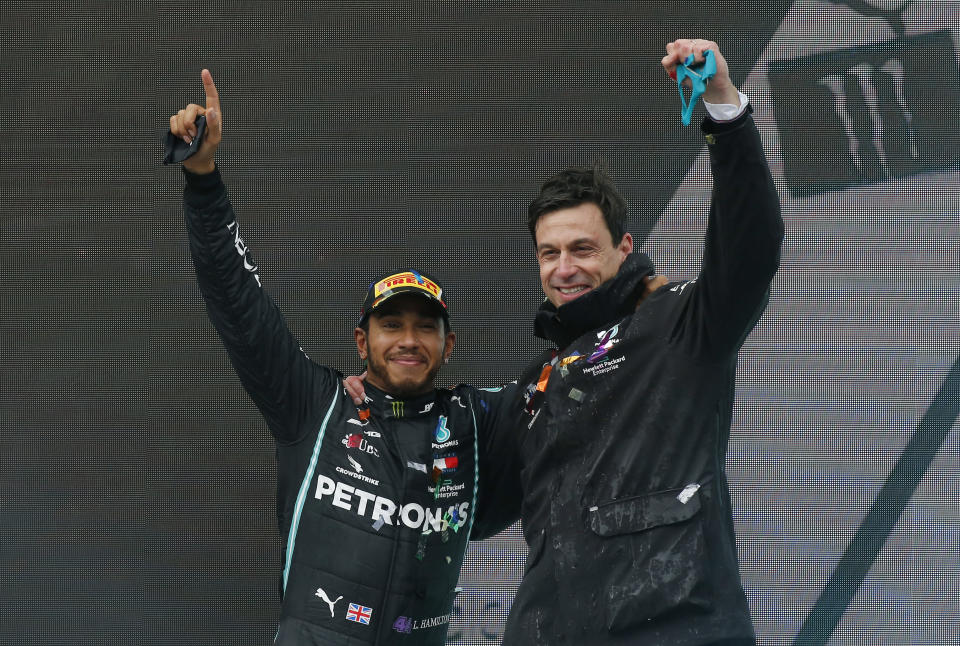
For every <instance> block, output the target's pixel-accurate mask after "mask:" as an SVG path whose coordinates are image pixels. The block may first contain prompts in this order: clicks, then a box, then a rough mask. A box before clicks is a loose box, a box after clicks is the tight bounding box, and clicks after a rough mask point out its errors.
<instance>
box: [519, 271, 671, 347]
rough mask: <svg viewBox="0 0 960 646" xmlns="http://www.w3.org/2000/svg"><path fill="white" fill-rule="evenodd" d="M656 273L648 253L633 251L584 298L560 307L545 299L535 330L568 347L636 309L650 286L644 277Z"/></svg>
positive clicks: (544, 337)
mask: <svg viewBox="0 0 960 646" xmlns="http://www.w3.org/2000/svg"><path fill="white" fill-rule="evenodd" d="M653 273H654V269H653V263H652V262H651V261H650V258H648V257H647V255H646V254H644V253H632V254H630V255H629V256H627V258H626V259H625V260H624V261H623V264H622V265H620V269H619V270H618V271H617V275H616V276H614V277H613V278H611V279H610V280H608V281H607V282H605V283H604V284H602V285H600V287H598V288H596V289H594V290H591V291H590V292H589V293H587V294H585V295H583V296H581V297H580V298H578V299H576V300H573V301H570V302H569V303H567V304H565V305H561V306H560V308H557V307H555V306H554V305H553V303H551V302H550V301H544V303H543V305H541V306H540V309H539V311H538V312H537V316H536V319H535V320H534V324H533V329H534V334H536V335H537V336H538V337H540V338H541V339H547V340H548V341H552V342H553V343H556V344H557V347H558V348H561V349H562V348H565V347H567V346H568V345H570V343H572V342H573V341H574V339H576V338H577V337H579V336H581V335H583V334H584V333H586V332H589V331H590V330H596V329H597V328H600V327H603V326H604V325H606V324H608V323H611V322H613V321H616V320H617V319H621V318H623V317H624V316H627V315H628V314H630V313H631V312H633V311H634V310H635V309H636V307H637V300H638V299H639V298H640V297H641V296H642V295H643V292H644V289H645V288H646V282H645V281H644V278H646V277H647V276H652V275H653Z"/></svg>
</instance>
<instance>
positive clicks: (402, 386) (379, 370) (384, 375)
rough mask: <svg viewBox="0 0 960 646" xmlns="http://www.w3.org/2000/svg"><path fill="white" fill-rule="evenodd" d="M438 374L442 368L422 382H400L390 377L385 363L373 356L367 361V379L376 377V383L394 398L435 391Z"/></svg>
mask: <svg viewBox="0 0 960 646" xmlns="http://www.w3.org/2000/svg"><path fill="white" fill-rule="evenodd" d="M438 372H440V366H437V367H435V368H433V369H432V370H431V371H430V372H429V373H428V374H427V375H426V377H425V378H424V379H422V380H419V381H417V380H415V379H405V380H403V381H399V382H398V381H394V380H393V379H392V378H391V377H390V373H389V371H388V370H387V363H386V362H385V361H380V360H379V359H377V358H374V357H373V355H371V356H370V357H369V358H368V360H367V373H368V377H367V379H369V378H370V377H371V376H372V377H374V378H375V379H374V381H376V382H377V383H379V384H382V390H384V391H385V392H386V393H388V394H390V395H393V396H394V397H401V398H406V397H416V396H418V395H423V394H425V393H427V392H429V391H431V390H433V387H434V386H433V384H434V380H435V379H436V376H437V373H438Z"/></svg>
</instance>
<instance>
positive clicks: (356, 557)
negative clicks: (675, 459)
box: [184, 171, 520, 646]
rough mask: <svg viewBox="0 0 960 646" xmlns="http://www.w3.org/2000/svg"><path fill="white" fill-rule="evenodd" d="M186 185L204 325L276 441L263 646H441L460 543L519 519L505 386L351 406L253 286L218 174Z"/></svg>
mask: <svg viewBox="0 0 960 646" xmlns="http://www.w3.org/2000/svg"><path fill="white" fill-rule="evenodd" d="M184 174H185V176H186V180H187V186H186V189H185V191H184V214H185V218H186V223H187V231H188V235H189V239H190V251H191V255H192V256H193V262H194V266H195V268H196V272H197V282H198V284H199V286H200V290H201V292H202V294H203V298H204V300H205V301H206V305H207V312H208V314H209V317H210V321H211V322H212V323H213V325H214V327H216V330H217V333H218V334H219V335H220V337H221V339H222V340H223V343H224V346H225V347H226V349H227V352H228V354H229V356H230V361H231V362H232V364H233V366H234V368H235V370H236V372H237V375H238V376H239V377H240V380H241V382H242V383H243V386H244V388H245V389H246V390H247V392H248V393H249V395H250V397H251V398H252V399H253V401H254V403H255V404H256V405H257V407H258V408H259V409H260V412H261V413H262V414H263V417H264V419H265V420H266V423H267V426H268V427H269V428H270V431H271V433H272V434H273V436H274V438H275V440H276V457H277V479H278V482H277V520H278V524H279V529H280V535H281V538H282V541H283V542H282V545H283V548H282V553H281V566H282V575H281V590H282V597H283V598H282V605H281V611H280V612H281V616H280V626H279V630H278V633H277V637H276V642H275V643H276V644H279V645H280V646H293V645H297V646H305V645H311V646H312V645H320V644H323V645H325V646H327V645H333V646H357V645H360V644H409V645H411V646H421V645H436V646H440V645H442V644H444V643H445V641H446V639H445V636H446V633H447V625H448V623H449V621H450V612H451V607H452V604H453V599H454V596H455V588H456V583H457V580H458V576H459V573H460V565H461V563H462V561H463V554H464V551H465V549H466V546H467V541H468V538H469V537H472V538H474V539H477V538H483V537H486V536H490V535H493V534H495V533H496V532H498V531H500V530H501V529H503V528H504V527H505V526H507V525H509V524H510V523H512V522H513V521H514V520H516V517H517V514H518V510H519V500H520V498H519V495H518V488H519V486H518V484H517V480H516V474H517V471H518V470H517V468H516V467H515V466H512V465H511V464H512V462H511V461H512V460H513V459H514V457H515V456H516V454H515V453H513V452H511V451H504V450H503V445H504V435H502V434H498V431H505V430H508V429H509V428H510V427H509V426H508V425H506V424H504V423H502V422H501V421H500V420H501V418H502V417H501V416H502V414H503V410H504V407H503V406H502V405H501V404H500V402H501V401H503V399H504V398H506V397H509V396H511V392H512V389H513V387H507V388H506V389H504V390H503V391H501V392H497V393H493V392H487V391H479V390H477V389H475V388H470V387H467V386H458V387H457V388H454V389H452V390H447V389H437V390H436V391H434V392H433V393H430V394H428V395H425V396H423V397H418V398H415V399H407V400H399V399H395V398H391V397H390V396H389V395H388V394H387V393H384V392H382V391H379V390H378V389H376V388H374V387H373V386H371V385H370V384H367V385H366V392H367V402H366V404H365V405H364V406H361V407H360V408H358V407H357V406H355V405H354V404H353V402H352V401H351V399H350V398H349V397H348V396H347V395H346V394H345V393H344V390H343V387H342V385H341V380H342V378H343V375H342V374H340V373H339V372H337V371H335V370H333V369H331V368H327V367H324V366H321V365H318V364H316V363H314V362H313V361H311V360H310V359H309V358H308V357H307V356H306V355H305V354H304V353H303V351H302V350H301V349H300V346H299V344H298V343H297V341H296V340H295V339H294V337H293V335H292V334H291V333H290V331H289V330H288V329H287V325H286V323H285V322H284V319H283V317H282V316H281V314H280V311H279V310H278V309H277V307H276V305H275V304H274V302H273V300H272V299H271V298H270V297H269V296H268V295H267V294H266V292H265V291H264V290H263V289H262V288H261V285H260V282H261V280H260V275H259V272H258V269H257V267H256V264H255V263H254V262H253V258H252V257H251V254H250V253H249V251H248V249H247V247H246V244H245V243H244V242H243V239H242V238H241V236H240V231H239V228H238V225H237V221H236V219H235V216H234V212H233V209H232V207H231V205H230V201H229V199H228V197H227V191H226V188H225V187H224V185H223V183H222V181H221V179H220V173H219V171H214V172H213V173H211V174H209V175H193V174H191V173H189V172H185V173H184ZM358 303H359V299H358ZM348 332H349V331H348V330H344V331H343V334H344V340H345V342H351V341H352V336H351V335H349V334H348Z"/></svg>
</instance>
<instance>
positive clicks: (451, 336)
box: [443, 331, 457, 363]
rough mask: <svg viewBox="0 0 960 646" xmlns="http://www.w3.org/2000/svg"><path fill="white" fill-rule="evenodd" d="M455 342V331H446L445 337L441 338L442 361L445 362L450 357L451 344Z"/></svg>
mask: <svg viewBox="0 0 960 646" xmlns="http://www.w3.org/2000/svg"><path fill="white" fill-rule="evenodd" d="M456 342H457V334H456V332H453V331H450V332H447V338H446V339H444V340H443V362H444V363H446V362H447V361H449V359H450V354H451V353H452V352H453V345H454V344H455V343H456Z"/></svg>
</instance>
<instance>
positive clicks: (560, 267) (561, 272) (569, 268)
mask: <svg viewBox="0 0 960 646" xmlns="http://www.w3.org/2000/svg"><path fill="white" fill-rule="evenodd" d="M571 260H572V259H571V258H570V254H568V253H567V252H566V251H561V252H560V258H559V259H558V260H557V268H556V269H555V270H554V273H555V274H556V276H557V278H570V277H571V276H573V275H574V274H575V273H577V268H576V267H575V266H574V264H573V263H572V262H571Z"/></svg>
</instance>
